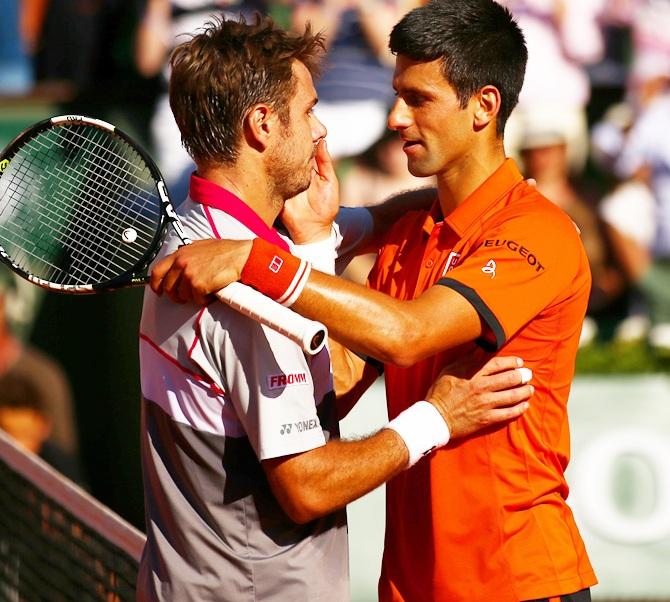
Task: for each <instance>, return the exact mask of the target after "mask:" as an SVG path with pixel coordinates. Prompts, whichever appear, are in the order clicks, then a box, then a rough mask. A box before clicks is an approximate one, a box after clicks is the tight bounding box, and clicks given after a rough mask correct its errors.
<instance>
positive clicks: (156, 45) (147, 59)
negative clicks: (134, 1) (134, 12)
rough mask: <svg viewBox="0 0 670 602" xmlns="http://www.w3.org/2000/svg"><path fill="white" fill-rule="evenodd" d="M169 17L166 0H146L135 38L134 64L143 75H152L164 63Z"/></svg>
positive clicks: (166, 50)
mask: <svg viewBox="0 0 670 602" xmlns="http://www.w3.org/2000/svg"><path fill="white" fill-rule="evenodd" d="M170 19H171V14H170V3H169V2H168V1H167V0H148V2H147V6H146V9H145V11H144V15H143V17H142V19H141V21H140V23H139V26H138V29H137V36H136V39H135V64H136V65H137V70H138V71H139V72H140V74H142V75H144V76H145V77H153V76H154V75H156V74H157V73H158V72H159V71H160V70H161V68H162V67H163V65H164V64H165V60H166V57H167V53H168V50H169V44H170V35H171V30H170Z"/></svg>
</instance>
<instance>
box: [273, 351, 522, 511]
mask: <svg viewBox="0 0 670 602" xmlns="http://www.w3.org/2000/svg"><path fill="white" fill-rule="evenodd" d="M520 363H521V361H520V360H519V359H518V358H509V357H508V358H500V357H496V358H494V359H493V360H490V361H489V362H488V363H487V364H486V365H485V366H484V367H483V368H482V369H481V370H480V371H479V372H478V373H477V374H476V375H475V376H473V377H472V378H471V379H470V380H463V379H460V378H456V377H454V376H451V375H448V374H441V375H440V377H439V378H438V380H437V381H436V382H435V384H434V385H433V387H432V388H431V390H430V391H429V393H428V396H427V399H428V401H429V402H430V403H432V404H433V405H434V406H435V407H436V408H437V409H438V411H439V413H440V414H441V416H442V418H443V419H444V420H445V421H446V423H447V424H448V425H449V430H450V434H451V439H452V440H453V439H456V438H460V437H464V436H466V435H469V434H472V433H473V432H475V431H477V430H479V429H481V428H484V427H488V426H491V425H494V424H502V423H505V422H509V421H510V420H514V419H516V418H518V417H519V416H520V415H521V414H523V412H525V411H526V410H527V409H528V403H527V402H526V400H527V399H529V398H530V396H531V395H532V393H533V387H532V386H531V385H527V384H526V385H521V382H522V374H521V373H520V371H519V370H516V369H515V368H516V367H518V366H519V365H520ZM501 370H506V371H504V372H501ZM435 419H436V420H440V416H439V415H437V414H436V418H435ZM408 458H409V453H408V449H407V446H406V444H405V442H404V441H403V439H402V438H401V436H400V435H398V434H397V432H395V431H393V430H391V429H388V428H384V429H382V430H381V431H379V432H378V433H375V434H374V435H372V436H370V437H366V438H364V439H360V440H358V441H342V440H331V441H329V442H328V443H327V444H326V445H324V446H323V447H319V448H317V449H313V450H311V451H308V452H305V453H302V454H296V455H292V456H285V457H281V458H276V459H272V460H264V461H263V463H262V464H263V468H264V470H265V472H266V474H267V477H268V481H269V483H270V486H271V488H272V491H273V493H274V494H275V496H276V497H277V500H278V501H279V503H280V504H281V506H282V508H283V509H284V511H285V512H286V513H287V514H288V516H289V517H290V518H291V519H292V520H294V521H296V522H299V523H305V522H309V521H310V520H314V519H315V518H317V517H319V516H323V515H325V514H328V513H330V512H333V511H334V510H336V509H338V508H341V507H343V506H345V505H346V504H348V503H349V502H351V501H353V500H355V499H357V498H359V497H361V496H362V495H364V494H366V493H368V492H369V491H372V490H373V489H375V488H376V487H378V486H379V485H381V484H382V483H384V482H386V481H388V480H389V479H391V478H393V477H394V476H395V475H397V474H398V473H400V472H401V471H402V470H403V469H404V468H406V467H407V463H408ZM454 486H458V485H457V484H454Z"/></svg>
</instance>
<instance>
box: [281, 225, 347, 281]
mask: <svg viewBox="0 0 670 602" xmlns="http://www.w3.org/2000/svg"><path fill="white" fill-rule="evenodd" d="M341 239H342V237H341V236H339V230H336V229H335V227H333V226H331V228H330V235H329V236H328V238H324V239H323V240H318V241H316V242H310V243H306V244H304V245H293V251H292V253H293V255H295V256H296V257H300V259H304V260H306V261H309V262H310V263H311V264H312V267H314V268H315V269H317V270H319V272H324V273H325V274H334V273H335V258H336V257H337V247H338V246H339V243H340V242H341Z"/></svg>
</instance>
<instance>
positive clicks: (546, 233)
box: [491, 182, 579, 245]
mask: <svg viewBox="0 0 670 602" xmlns="http://www.w3.org/2000/svg"><path fill="white" fill-rule="evenodd" d="M491 222H492V225H496V224H497V225H498V227H503V228H504V227H510V228H511V227H514V228H515V229H516V230H518V231H519V232H520V233H523V234H524V235H525V236H528V237H529V238H541V239H543V240H544V241H546V243H547V244H548V245H553V244H560V245H563V244H566V243H571V242H572V243H579V229H578V228H577V226H576V225H575V223H574V222H573V221H572V219H571V218H570V216H569V215H568V214H567V213H566V212H565V211H563V209H561V208H560V207H558V206H557V205H556V204H555V203H553V202H552V201H551V200H549V199H548V198H547V197H545V196H544V195H543V194H542V193H540V192H539V191H538V190H537V189H536V188H535V187H533V186H530V185H529V184H527V183H526V182H522V183H520V184H518V185H517V186H516V187H515V188H514V190H513V191H512V194H511V195H510V197H509V199H508V201H507V203H506V204H505V205H504V206H503V207H502V208H501V209H500V211H498V212H496V214H495V215H494V216H493V218H492V220H491Z"/></svg>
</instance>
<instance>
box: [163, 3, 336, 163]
mask: <svg viewBox="0 0 670 602" xmlns="http://www.w3.org/2000/svg"><path fill="white" fill-rule="evenodd" d="M323 51H324V44H323V36H322V34H320V33H317V34H312V32H311V29H310V27H309V25H307V27H306V28H305V31H304V33H303V34H296V33H290V32H287V31H285V30H283V29H281V28H279V27H278V26H277V25H276V24H275V23H274V21H273V20H272V19H271V18H270V17H265V16H261V15H260V14H256V17H255V23H246V22H245V21H244V20H243V18H242V17H240V18H239V20H233V19H226V18H225V17H223V16H222V17H217V18H216V19H214V21H210V22H208V23H207V25H206V26H205V27H204V29H203V30H202V31H200V32H199V33H197V34H196V35H193V36H192V37H191V38H190V39H189V40H187V41H186V42H184V43H182V44H180V45H179V46H177V47H176V48H175V49H174V51H173V53H172V56H171V58H170V66H171V68H172V73H171V76H170V107H171V108H172V112H173V114H174V117H175V120H176V122H177V125H178V126H179V131H180V132H181V137H182V144H183V145H184V148H185V149H186V150H187V151H188V153H189V154H190V155H191V157H193V159H194V160H195V161H196V162H198V163H205V164H209V165H217V164H226V165H230V164H232V163H234V162H235V160H236V159H237V156H238V154H239V143H240V139H241V135H242V124H243V121H244V118H245V117H246V115H247V113H248V111H249V109H251V107H253V106H254V105H256V104H258V103H267V104H268V105H270V106H271V107H272V108H273V110H275V111H276V112H277V114H278V116H279V119H280V120H281V121H282V123H284V124H288V122H289V110H288V108H289V101H290V99H291V96H292V95H293V92H294V89H295V81H294V79H293V71H292V64H293V62H294V61H301V62H302V63H304V64H305V66H306V67H307V68H308V69H309V71H310V73H312V75H316V73H317V71H318V66H319V62H320V59H321V56H322V54H323Z"/></svg>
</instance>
